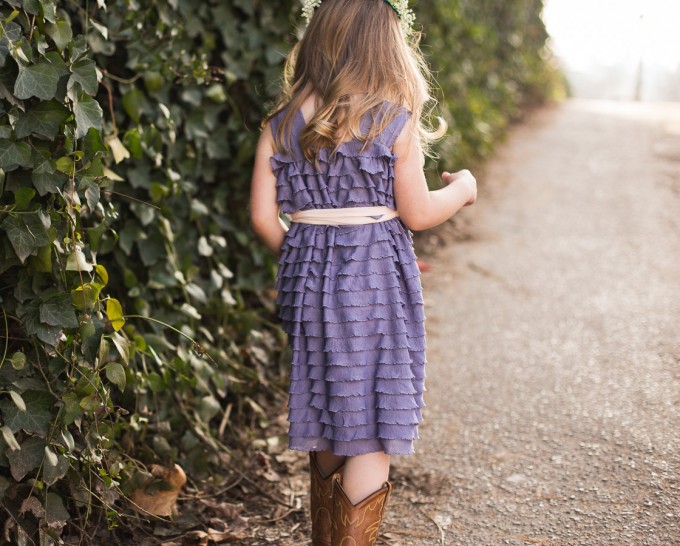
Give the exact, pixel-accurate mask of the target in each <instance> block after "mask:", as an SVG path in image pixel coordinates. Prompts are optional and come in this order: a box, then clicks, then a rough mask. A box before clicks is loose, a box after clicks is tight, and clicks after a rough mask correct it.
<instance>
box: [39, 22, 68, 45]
mask: <svg viewBox="0 0 680 546" xmlns="http://www.w3.org/2000/svg"><path fill="white" fill-rule="evenodd" d="M45 32H46V33H47V35H48V36H49V37H50V38H52V40H54V43H55V45H56V46H57V49H58V50H59V51H64V49H65V48H66V46H67V45H68V43H69V42H70V41H71V39H72V38H73V31H72V30H71V25H70V24H69V22H68V21H67V20H66V19H57V21H56V22H54V23H49V24H47V25H45Z"/></svg>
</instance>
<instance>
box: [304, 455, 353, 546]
mask: <svg viewBox="0 0 680 546" xmlns="http://www.w3.org/2000/svg"><path fill="white" fill-rule="evenodd" d="M343 467H344V463H343V464H341V465H340V466H339V467H338V468H336V469H335V471H333V472H331V473H330V475H328V476H326V477H325V478H324V477H323V475H322V474H321V471H320V470H319V466H318V465H317V463H316V452H314V451H310V452H309V476H310V488H309V497H310V504H311V519H312V546H331V517H332V514H333V479H334V478H335V477H336V476H340V475H341V472H342V468H343Z"/></svg>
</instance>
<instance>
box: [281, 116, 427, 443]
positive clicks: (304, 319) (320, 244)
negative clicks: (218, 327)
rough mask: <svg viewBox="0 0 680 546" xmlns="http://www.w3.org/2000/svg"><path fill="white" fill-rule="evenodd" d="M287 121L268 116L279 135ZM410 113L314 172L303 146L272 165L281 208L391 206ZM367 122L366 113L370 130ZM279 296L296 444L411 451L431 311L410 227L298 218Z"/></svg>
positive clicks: (297, 125) (287, 243)
mask: <svg viewBox="0 0 680 546" xmlns="http://www.w3.org/2000/svg"><path fill="white" fill-rule="evenodd" d="M282 116H283V112H280V113H279V114H277V115H276V116H275V117H274V118H272V120H271V128H272V131H274V132H276V131H277V129H278V125H279V123H280V121H281V118H282ZM409 117H410V113H409V112H408V111H407V110H406V109H404V108H400V110H399V113H398V115H397V117H396V118H395V119H394V121H392V122H391V124H390V125H388V126H387V128H386V129H385V130H384V131H383V133H382V134H381V135H380V136H379V137H378V138H377V139H376V141H374V142H373V143H372V144H370V145H369V146H367V147H366V148H365V149H364V150H363V151H362V147H363V145H364V143H363V142H360V141H357V140H355V141H350V142H345V143H343V144H342V145H341V146H340V149H339V150H338V151H337V153H336V154H335V155H334V156H333V157H332V158H330V159H329V155H330V154H329V153H328V150H326V149H324V150H321V153H320V157H319V170H318V171H317V168H316V167H315V166H314V165H313V164H312V163H310V162H309V161H307V160H306V159H305V158H304V155H303V153H302V150H301V148H300V147H299V146H298V145H297V142H298V136H299V134H300V131H301V129H302V128H303V127H304V124H305V121H304V118H303V116H302V113H301V112H297V114H296V118H295V122H294V129H293V132H294V134H293V135H292V139H291V141H292V142H293V150H292V153H291V155H288V154H283V153H276V154H274V155H273V156H272V157H271V159H270V162H271V165H272V168H273V171H274V174H275V176H276V180H277V182H276V190H277V201H278V203H279V206H280V209H281V211H283V212H286V213H292V212H294V211H296V210H305V209H312V208H344V207H370V206H380V205H385V206H388V207H390V208H393V209H394V208H396V207H395V202H394V192H393V180H394V162H395V159H396V157H395V155H394V154H393V153H392V151H391V148H392V146H393V145H394V141H395V140H396V138H397V136H398V135H399V133H400V131H401V129H402V128H403V126H404V124H405V123H406V121H407V120H408V119H409ZM369 123H371V117H370V116H367V117H365V118H364V120H363V123H362V130H364V131H366V130H367V128H368V125H367V124H369ZM277 289H278V296H277V303H278V305H279V316H280V318H281V321H282V326H283V329H284V330H285V331H286V332H287V333H288V339H289V343H290V345H291V348H292V353H293V358H292V368H291V384H290V398H289V403H288V409H289V414H288V420H289V422H290V430H289V438H290V443H289V447H290V448H291V449H296V450H302V451H321V450H329V451H332V452H333V453H335V454H336V455H360V454H363V453H371V452H375V451H384V452H385V453H388V454H411V453H413V452H414V450H413V441H414V440H415V439H417V438H418V425H419V424H420V422H421V421H422V415H421V408H422V407H423V406H424V403H423V391H424V390H425V389H424V385H423V381H424V378H425V363H426V358H425V347H426V343H425V314H424V306H423V298H422V288H421V284H420V271H419V269H418V265H417V263H416V255H415V252H414V250H413V239H412V233H411V232H410V231H409V230H408V229H407V228H406V227H405V226H404V224H403V223H402V222H401V220H400V219H399V218H393V219H390V220H387V221H384V222H378V223H373V224H362V225H344V226H343V225H340V226H335V225H313V224H302V223H293V224H292V225H291V227H290V229H289V230H288V232H287V233H286V235H285V238H284V242H283V245H282V247H281V257H280V259H279V268H278V273H277Z"/></svg>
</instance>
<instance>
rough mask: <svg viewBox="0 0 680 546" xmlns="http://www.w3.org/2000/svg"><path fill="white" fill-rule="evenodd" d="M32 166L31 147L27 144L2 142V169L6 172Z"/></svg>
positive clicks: (0, 151) (0, 154)
mask: <svg viewBox="0 0 680 546" xmlns="http://www.w3.org/2000/svg"><path fill="white" fill-rule="evenodd" d="M30 166H31V147H30V146H29V145H28V143H27V142H12V141H10V140H0V169H2V170H4V171H5V172H8V171H13V170H14V169H17V168H19V167H30Z"/></svg>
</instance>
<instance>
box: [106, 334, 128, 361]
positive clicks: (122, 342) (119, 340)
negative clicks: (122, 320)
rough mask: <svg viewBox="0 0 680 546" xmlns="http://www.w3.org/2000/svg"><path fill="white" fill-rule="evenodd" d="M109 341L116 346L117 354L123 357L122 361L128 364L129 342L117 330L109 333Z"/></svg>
mask: <svg viewBox="0 0 680 546" xmlns="http://www.w3.org/2000/svg"><path fill="white" fill-rule="evenodd" d="M111 341H113V344H114V345H115V346H116V349H117V350H118V354H119V355H120V356H121V358H122V359H123V362H125V363H126V364H128V363H129V362H130V343H129V342H128V340H127V339H126V338H124V337H123V336H121V335H120V334H119V333H118V332H113V334H111Z"/></svg>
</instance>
